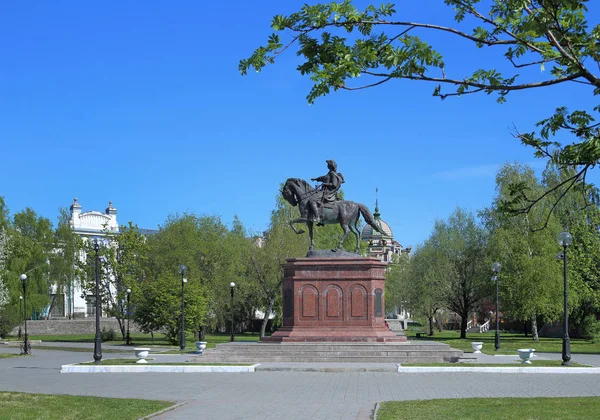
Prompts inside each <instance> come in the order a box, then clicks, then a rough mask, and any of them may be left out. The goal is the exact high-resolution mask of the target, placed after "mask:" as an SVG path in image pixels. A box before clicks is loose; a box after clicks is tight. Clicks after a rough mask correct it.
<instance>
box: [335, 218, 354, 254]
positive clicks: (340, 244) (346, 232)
mask: <svg viewBox="0 0 600 420" xmlns="http://www.w3.org/2000/svg"><path fill="white" fill-rule="evenodd" d="M340 226H341V227H342V229H344V234H343V235H342V237H341V238H340V240H339V241H338V245H337V248H336V249H332V251H333V252H336V251H338V250H340V249H342V244H343V243H344V239H346V236H348V234H349V233H350V228H349V227H348V225H346V224H341V223H340Z"/></svg>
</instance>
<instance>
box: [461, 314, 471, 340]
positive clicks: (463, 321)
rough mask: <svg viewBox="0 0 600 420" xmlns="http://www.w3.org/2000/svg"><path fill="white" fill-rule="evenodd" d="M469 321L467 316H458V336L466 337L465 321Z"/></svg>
mask: <svg viewBox="0 0 600 420" xmlns="http://www.w3.org/2000/svg"><path fill="white" fill-rule="evenodd" d="M468 321H469V317H468V316H461V317H460V338H467V322H468Z"/></svg>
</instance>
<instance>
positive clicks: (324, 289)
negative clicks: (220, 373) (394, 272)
mask: <svg viewBox="0 0 600 420" xmlns="http://www.w3.org/2000/svg"><path fill="white" fill-rule="evenodd" d="M386 266H387V263H384V262H381V261H380V260H378V259H377V258H364V257H360V256H358V255H356V256H350V257H344V258H320V257H316V258H291V259H288V260H287V262H286V263H285V264H284V266H283V267H284V278H283V326H282V327H281V328H279V329H278V330H277V331H276V332H275V333H273V335H272V336H270V337H265V338H264V339H263V341H269V342H321V341H345V342H401V341H406V337H405V336H396V335H395V333H393V332H392V331H390V330H389V329H388V328H387V327H386V325H385V302H384V290H385V287H384V283H385V278H384V274H385V267H386Z"/></svg>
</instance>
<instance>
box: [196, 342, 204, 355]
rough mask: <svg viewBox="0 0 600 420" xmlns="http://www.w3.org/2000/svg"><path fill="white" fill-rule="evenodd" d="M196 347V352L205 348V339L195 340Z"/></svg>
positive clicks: (200, 352) (200, 351) (199, 352)
mask: <svg viewBox="0 0 600 420" xmlns="http://www.w3.org/2000/svg"><path fill="white" fill-rule="evenodd" d="M196 348H197V349H198V351H197V352H196V353H198V354H202V352H203V351H204V349H205V348H206V341H196Z"/></svg>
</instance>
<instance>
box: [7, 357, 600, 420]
mask: <svg viewBox="0 0 600 420" xmlns="http://www.w3.org/2000/svg"><path fill="white" fill-rule="evenodd" d="M0 352H3V353H7V352H11V353H14V352H18V349H16V348H2V347H0ZM126 356H127V357H131V353H127V354H126ZM552 356H553V357H558V358H560V355H556V354H554V355H552ZM105 357H110V358H113V357H122V356H120V355H119V354H116V353H110V354H105ZM157 357H158V356H157ZM162 357H165V358H170V359H172V360H175V359H176V358H177V357H182V356H178V355H173V356H162ZM183 357H185V356H183ZM487 357H488V358H489V357H493V358H494V359H510V357H506V356H505V357H502V356H498V357H494V356H487ZM540 357H541V356H540ZM91 359H92V354H91V352H90V353H87V352H71V351H52V350H42V349H38V348H35V349H34V356H33V357H18V358H8V359H0V390H3V391H18V392H30V393H45V394H71V395H93V396H103V397H117V398H145V399H160V400H170V401H178V402H185V404H183V405H181V406H180V407H179V408H177V409H175V410H173V411H169V412H167V413H164V414H163V415H161V416H158V417H155V418H159V419H196V418H199V417H201V416H205V415H206V414H207V413H209V414H210V418H215V419H368V418H369V416H370V414H371V412H372V410H373V408H374V406H375V404H376V403H377V402H382V401H389V400H415V399H435V398H487V397H571V396H600V381H599V379H600V376H599V375H597V374H533V373H525V374H523V373H521V374H495V373H410V374H405V373H394V372H356V371H354V372H352V371H335V369H333V371H332V372H300V371H293V370H291V371H262V372H255V373H135V374H122V373H121V374H119V373H112V374H111V373H100V374H98V373H96V374H85V373H77V374H61V373H59V370H60V366H61V365H64V364H68V363H77V362H83V361H89V360H91ZM583 359H585V360H587V361H584V360H583ZM573 360H574V361H578V362H581V363H590V364H593V365H595V366H600V356H597V355H574V356H573ZM270 365H273V364H270ZM332 367H335V366H332Z"/></svg>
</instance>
